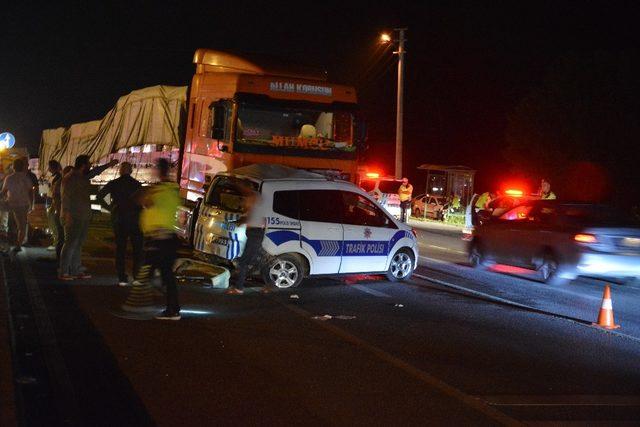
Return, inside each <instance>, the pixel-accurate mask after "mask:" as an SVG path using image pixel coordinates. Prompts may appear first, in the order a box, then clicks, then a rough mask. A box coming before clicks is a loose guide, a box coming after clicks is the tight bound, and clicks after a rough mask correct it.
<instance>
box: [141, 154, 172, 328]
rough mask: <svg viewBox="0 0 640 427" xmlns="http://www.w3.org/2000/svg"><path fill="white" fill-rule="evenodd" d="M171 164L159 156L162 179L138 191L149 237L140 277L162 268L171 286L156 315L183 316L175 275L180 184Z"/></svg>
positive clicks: (165, 283) (165, 282)
mask: <svg viewBox="0 0 640 427" xmlns="http://www.w3.org/2000/svg"><path fill="white" fill-rule="evenodd" d="M169 167H170V164H169V161H168V160H167V159H163V158H161V159H158V163H157V165H156V168H155V173H156V178H157V179H158V183H157V184H154V185H152V186H150V187H146V188H143V189H142V190H140V191H139V192H138V194H137V195H136V200H137V201H138V203H139V204H140V206H142V211H141V213H140V228H142V232H143V233H144V238H145V241H144V265H143V266H141V267H140V270H139V272H138V275H137V276H136V281H137V282H140V283H142V284H144V283H145V282H149V281H150V280H151V278H152V277H153V272H154V271H155V270H156V269H158V270H160V276H161V278H162V285H163V286H165V287H166V289H167V307H166V309H165V310H164V311H163V312H162V313H160V314H158V315H157V316H156V319H160V320H180V304H179V303H178V286H177V284H176V279H175V277H174V275H173V264H174V263H175V261H176V258H177V251H178V237H177V236H176V229H175V225H176V213H177V212H178V206H179V205H180V197H179V195H178V185H177V184H176V183H175V182H173V181H172V180H171V179H170V178H169ZM135 285H136V284H135V283H134V286H135Z"/></svg>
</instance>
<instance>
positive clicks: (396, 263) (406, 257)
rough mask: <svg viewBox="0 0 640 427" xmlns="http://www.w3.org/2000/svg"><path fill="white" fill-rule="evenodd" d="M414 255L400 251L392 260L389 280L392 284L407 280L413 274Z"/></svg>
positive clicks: (388, 272)
mask: <svg viewBox="0 0 640 427" xmlns="http://www.w3.org/2000/svg"><path fill="white" fill-rule="evenodd" d="M413 264H414V263H413V255H412V254H411V252H409V251H408V250H406V249H400V250H399V251H398V252H396V253H395V254H394V255H393V258H391V263H389V269H388V270H387V279H389V280H390V281H392V282H397V281H399V280H407V279H408V278H410V277H411V275H412V274H413Z"/></svg>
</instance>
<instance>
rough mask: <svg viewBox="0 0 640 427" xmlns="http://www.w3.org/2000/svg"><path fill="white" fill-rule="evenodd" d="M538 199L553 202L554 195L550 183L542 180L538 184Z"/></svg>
mask: <svg viewBox="0 0 640 427" xmlns="http://www.w3.org/2000/svg"><path fill="white" fill-rule="evenodd" d="M540 198H541V199H542V200H555V199H556V195H555V193H554V192H553V191H551V183H550V182H549V181H547V180H546V179H543V180H542V182H541V183H540Z"/></svg>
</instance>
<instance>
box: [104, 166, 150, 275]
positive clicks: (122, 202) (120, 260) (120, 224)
mask: <svg viewBox="0 0 640 427" xmlns="http://www.w3.org/2000/svg"><path fill="white" fill-rule="evenodd" d="M131 172H133V167H132V166H131V163H129V162H122V163H121V164H120V176H119V177H118V178H116V179H114V180H112V181H109V182H108V183H107V184H106V185H105V186H104V187H102V188H101V189H100V191H98V194H97V196H96V200H97V201H98V203H100V206H102V207H104V208H105V209H106V210H108V211H109V212H111V224H112V226H113V234H114V236H115V240H116V271H117V273H118V285H119V286H127V285H128V282H129V281H128V278H127V274H126V272H125V257H126V253H127V241H129V240H131V249H132V253H133V277H136V275H137V274H138V270H139V269H140V263H141V261H142V231H140V205H138V204H137V203H136V202H135V200H134V195H135V193H136V192H137V191H138V190H140V188H141V187H142V184H141V183H140V181H138V180H137V179H135V178H133V177H132V176H131ZM107 194H110V195H111V203H109V204H107V203H106V201H105V197H106V196H107Z"/></svg>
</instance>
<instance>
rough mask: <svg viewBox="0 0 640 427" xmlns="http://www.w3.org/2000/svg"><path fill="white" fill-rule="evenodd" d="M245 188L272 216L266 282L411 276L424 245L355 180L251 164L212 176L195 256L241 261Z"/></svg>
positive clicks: (288, 283)
mask: <svg viewBox="0 0 640 427" xmlns="http://www.w3.org/2000/svg"><path fill="white" fill-rule="evenodd" d="M247 184H248V185H250V186H251V187H252V188H253V189H254V190H255V191H256V192H258V193H259V194H260V202H259V203H263V205H262V209H263V210H264V211H265V212H266V230H265V238H264V240H263V243H262V247H263V249H264V250H265V252H266V253H267V257H265V258H266V259H265V260H263V264H264V265H263V266H262V268H261V272H262V277H263V279H264V280H265V282H267V283H269V284H271V285H273V286H277V287H280V288H289V287H294V286H298V285H299V284H300V282H301V281H302V279H303V278H304V277H306V276H315V275H335V274H347V273H383V274H386V276H387V278H388V279H389V280H392V281H397V280H406V279H408V278H409V277H410V276H411V274H412V273H413V270H414V269H415V267H416V263H417V260H418V244H417V240H416V237H415V234H414V233H413V231H412V229H411V227H408V226H407V225H405V224H402V223H400V222H399V221H397V220H396V219H395V218H393V217H392V216H391V215H390V214H388V213H387V212H385V211H384V209H382V208H381V207H380V205H379V204H378V203H376V201H375V200H374V199H373V198H372V197H371V196H369V195H368V194H367V193H365V192H364V191H362V190H361V189H360V188H358V187H357V186H355V185H353V184H351V183H349V182H344V181H333V180H330V179H327V178H326V177H324V176H322V175H319V174H315V173H311V172H307V171H303V170H298V169H293V168H288V167H285V166H280V165H264V164H259V165H251V166H246V167H242V168H239V169H236V170H234V171H233V172H229V173H226V172H225V173H221V174H218V175H216V176H215V177H214V178H213V180H212V181H211V185H210V187H209V190H208V191H207V194H206V196H205V199H204V200H203V203H202V204H201V205H200V209H199V212H198V217H197V220H196V226H195V233H194V239H193V241H194V248H195V250H196V251H197V252H200V253H202V254H205V255H208V256H210V257H214V258H218V259H219V261H223V262H229V261H231V260H234V259H235V258H237V257H239V256H240V254H241V253H242V250H243V248H244V242H245V239H246V234H245V226H244V225H241V224H240V223H239V222H238V219H239V218H240V217H241V215H243V212H242V206H243V205H244V203H243V201H242V198H243V195H242V194H243V192H242V191H241V190H240V188H239V187H240V186H241V185H243V186H245V188H246V185H247ZM214 261H215V259H214ZM283 270H284V271H286V272H287V274H285V275H283V274H282V271H283Z"/></svg>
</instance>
